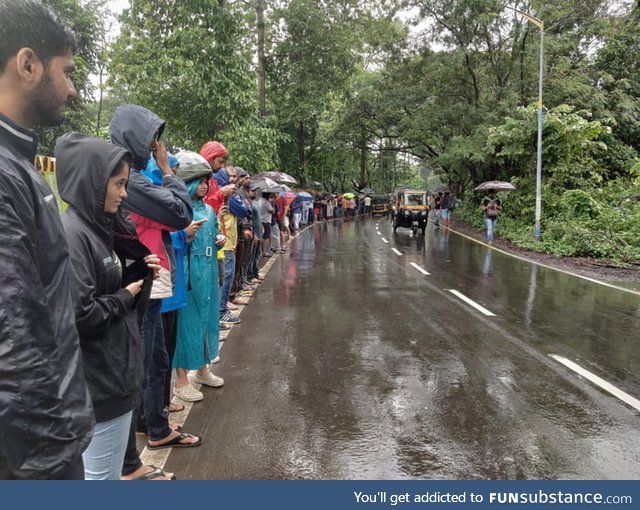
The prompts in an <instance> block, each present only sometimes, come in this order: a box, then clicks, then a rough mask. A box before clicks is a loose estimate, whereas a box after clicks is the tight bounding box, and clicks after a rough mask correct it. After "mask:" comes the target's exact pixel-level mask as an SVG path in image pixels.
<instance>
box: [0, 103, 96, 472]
mask: <svg viewBox="0 0 640 510" xmlns="http://www.w3.org/2000/svg"><path fill="white" fill-rule="evenodd" d="M37 143H38V142H37V139H36V136H35V134H34V133H33V132H32V131H29V130H27V129H23V128H21V127H19V126H17V125H16V124H14V123H13V122H11V121H10V120H9V119H8V118H6V117H4V116H2V115H0V478H33V479H36V478H50V479H51V478H52V479H55V478H59V477H60V476H61V474H62V473H63V472H65V471H66V470H67V469H69V467H70V464H71V463H72V462H77V459H78V458H79V456H80V455H81V453H82V452H83V451H84V449H85V448H86V447H87V445H88V444H89V441H90V439H91V431H92V429H93V409H92V408H91V400H90V397H89V392H88V390H87V384H86V383H85V379H84V374H83V371H82V361H81V360H82V356H81V353H80V344H79V339H78V331H77V329H76V325H75V318H74V315H73V301H72V299H71V289H70V268H69V250H68V247H67V243H66V241H65V239H64V230H63V228H62V223H61V222H60V214H59V212H58V206H57V204H56V199H55V197H54V196H53V194H52V193H51V190H50V189H49V187H48V186H47V185H46V183H45V182H44V180H43V179H42V176H41V175H39V174H38V172H37V171H36V170H35V168H34V167H33V160H34V156H35V153H36V147H37Z"/></svg>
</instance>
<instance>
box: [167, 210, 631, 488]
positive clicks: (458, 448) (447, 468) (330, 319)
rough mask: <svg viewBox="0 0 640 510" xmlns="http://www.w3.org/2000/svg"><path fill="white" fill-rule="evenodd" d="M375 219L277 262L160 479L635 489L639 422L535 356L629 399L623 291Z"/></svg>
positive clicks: (310, 238)
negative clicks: (195, 438)
mask: <svg viewBox="0 0 640 510" xmlns="http://www.w3.org/2000/svg"><path fill="white" fill-rule="evenodd" d="M379 223H380V225H379V227H378V228H379V229H380V233H378V232H377V231H376V221H375V220H374V221H372V220H358V221H351V222H339V223H335V224H322V225H319V226H316V227H314V228H312V229H310V230H308V231H306V232H304V233H302V234H301V235H300V236H299V237H298V238H297V239H296V240H294V242H293V243H292V244H291V250H290V252H289V253H287V254H286V255H284V256H281V257H279V259H278V260H277V261H276V263H275V265H274V266H273V268H272V269H271V271H270V272H269V274H268V276H267V279H266V281H265V282H264V283H263V284H262V285H261V286H260V288H259V290H258V291H257V293H256V295H255V296H254V297H253V298H252V300H251V304H250V305H249V306H248V307H247V308H246V309H245V310H244V312H243V313H242V324H241V325H239V326H236V327H234V329H233V331H232V332H231V335H230V337H229V339H228V340H227V341H226V342H225V346H224V348H223V350H222V355H221V357H222V362H221V363H220V364H219V365H216V373H218V374H220V375H222V376H223V377H224V378H225V380H226V386H225V387H224V388H223V389H221V390H214V389H209V388H206V389H204V390H203V391H204V392H205V400H204V401H203V402H201V403H197V404H196V405H195V406H194V408H193V410H192V412H191V414H190V416H189V418H188V420H187V423H186V424H185V429H186V430H188V431H190V432H193V433H200V434H202V436H203V440H204V444H203V445H202V446H200V447H198V448H189V449H180V450H174V451H173V452H172V453H171V455H170V457H169V460H168V462H167V465H166V468H167V469H168V470H170V471H175V472H176V473H178V476H179V477H180V478H181V479H219V478H220V479H265V478H266V479H299V478H304V479H309V478H311V479H422V478H425V479H443V478H445V479H451V478H452V479H503V478H524V479H556V478H569V479H638V478H640V448H638V444H640V413H639V412H638V411H636V410H634V409H632V408H631V407H629V406H628V405H627V404H625V403H623V402H621V401H620V400H618V399H617V398H615V397H613V396H611V395H610V394H608V393H605V392H604V391H603V390H601V389H599V388H597V387H596V386H595V385H594V384H592V383H591V382H589V381H586V380H585V379H583V378H582V377H580V376H578V375H576V374H574V373H573V372H571V371H570V370H568V369H567V368H565V367H564V366H563V365H561V364H560V363H558V362H557V361H556V360H555V359H552V358H551V357H550V356H549V355H550V354H555V355H559V356H563V357H565V358H567V359H569V360H571V361H574V362H576V363H578V364H579V365H581V366H582V367H584V368H586V369H587V370H590V371H591V372H593V373H595V374H597V375H598V376H600V377H602V378H604V379H606V380H607V381H608V382H610V383H612V384H614V385H616V386H617V387H618V388H620V389H622V390H624V391H625V392H627V393H629V394H631V395H633V396H634V397H636V398H637V397H640V370H639V369H640V338H639V335H638V331H639V326H640V297H638V296H634V295H632V294H627V293H623V292H620V291H617V290H613V289H608V288H606V287H603V286H599V285H596V284H593V283H590V282H587V281H584V280H581V279H578V278H575V277H571V276H568V275H565V274H562V273H559V272H556V271H552V270H548V269H545V268H540V267H537V266H533V265H530V264H528V263H526V262H523V261H520V260H517V259H514V258H511V257H508V256H506V255H502V254H500V253H496V252H493V251H491V250H488V249H487V248H485V247H483V246H481V245H478V244H476V243H473V242H471V241H468V240H466V239H464V238H462V237H459V236H457V235H455V234H452V233H448V232H446V231H443V230H440V231H435V232H434V231H433V229H432V228H431V227H430V228H429V229H428V231H427V236H426V238H425V237H422V236H421V235H418V236H417V237H412V236H411V234H410V232H409V231H408V230H402V229H398V232H397V233H396V234H394V233H393V232H392V231H391V228H390V224H389V221H388V219H386V218H382V219H380V220H379ZM383 238H385V239H386V240H387V241H389V243H388V244H386V243H384V242H383V240H382V239H383ZM392 248H395V249H397V250H399V252H400V253H402V255H401V256H399V255H397V254H396V253H394V252H393V251H392ZM412 262H413V263H415V264H418V265H419V266H420V267H422V268H423V269H425V270H426V271H428V272H430V273H431V275H430V276H426V275H424V274H422V273H421V272H419V271H418V270H417V269H416V268H415V267H414V266H412V265H411V263H412ZM451 289H453V290H457V291H459V292H461V293H462V294H464V295H465V296H467V297H468V298H470V299H472V300H473V301H475V302H477V303H479V304H480V305H482V306H483V307H485V308H487V309H488V310H489V311H491V312H493V313H494V314H495V316H494V317H487V316H485V315H484V314H483V313H481V312H480V311H478V310H476V309H474V308H473V307H472V306H470V305H469V304H467V303H465V302H463V301H462V300H461V299H459V298H458V297H457V296H455V295H453V294H452V293H451V292H450V290H451Z"/></svg>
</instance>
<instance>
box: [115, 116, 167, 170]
mask: <svg viewBox="0 0 640 510" xmlns="http://www.w3.org/2000/svg"><path fill="white" fill-rule="evenodd" d="M164 127H165V121H164V120H162V119H161V118H160V117H158V116H157V115H156V114H155V113H153V112H152V111H150V110H147V109H146V108H143V107H142V106H137V105H133V104H124V105H121V106H118V108H116V111H115V113H114V114H113V119H112V120H111V125H110V126H109V131H110V134H111V142H112V143H114V144H115V145H119V146H120V147H125V148H126V149H127V150H129V152H131V154H132V158H133V166H134V168H135V169H136V170H144V169H145V168H146V167H147V163H148V162H149V158H150V157H151V149H150V147H151V143H152V142H153V140H154V138H155V135H156V133H160V134H162V132H163V131H164Z"/></svg>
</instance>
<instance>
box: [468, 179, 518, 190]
mask: <svg viewBox="0 0 640 510" xmlns="http://www.w3.org/2000/svg"><path fill="white" fill-rule="evenodd" d="M515 189H516V187H515V186H514V185H513V184H511V183H510V182H504V181H487V182H483V183H482V184H480V186H476V187H475V188H474V190H473V191H489V190H494V191H513V190H515Z"/></svg>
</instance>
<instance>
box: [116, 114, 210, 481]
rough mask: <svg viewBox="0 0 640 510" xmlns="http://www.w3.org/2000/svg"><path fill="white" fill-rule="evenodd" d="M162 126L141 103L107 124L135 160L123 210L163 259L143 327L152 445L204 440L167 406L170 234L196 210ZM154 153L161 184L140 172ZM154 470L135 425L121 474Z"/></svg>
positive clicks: (183, 225)
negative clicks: (176, 422) (164, 310)
mask: <svg viewBox="0 0 640 510" xmlns="http://www.w3.org/2000/svg"><path fill="white" fill-rule="evenodd" d="M164 127H165V122H164V120H162V119H161V118H160V117H158V116H157V115H156V114H155V113H153V112H151V111H150V110H148V109H146V108H143V107H141V106H137V105H121V106H119V107H118V108H117V109H116V111H115V113H114V115H113V118H112V119H111V124H110V126H109V128H110V134H111V142H112V143H114V144H115V145H117V146H119V147H122V148H124V149H126V150H127V151H129V152H130V153H131V158H132V161H131V175H130V177H129V183H128V188H127V193H128V196H127V198H126V199H125V201H124V203H123V206H122V207H123V210H124V211H125V212H127V213H129V215H130V216H129V217H130V218H131V219H132V220H133V221H134V222H135V223H136V230H137V232H138V236H139V237H140V241H141V242H142V243H143V244H145V246H147V248H149V250H150V251H152V252H153V253H155V254H157V255H158V256H159V257H160V266H161V268H160V272H159V277H158V278H157V279H156V280H154V282H153V286H152V289H151V299H150V301H149V305H148V306H147V309H146V311H145V314H144V318H143V320H142V325H141V330H140V332H141V336H142V344H143V349H144V379H143V395H142V411H143V414H144V422H145V425H146V429H147V432H148V435H149V440H148V443H147V447H148V448H150V449H158V448H171V447H193V446H198V445H200V443H201V439H200V438H199V437H197V436H194V435H192V434H188V433H186V432H183V431H177V430H174V429H173V428H172V427H171V426H170V424H169V412H168V409H167V407H166V406H165V395H164V388H165V377H166V375H167V373H168V372H169V371H170V370H171V367H170V366H169V356H168V353H167V349H166V344H165V339H164V331H163V325H162V316H161V314H160V307H161V304H162V299H163V298H167V297H170V296H171V295H172V294H173V282H174V281H175V276H174V274H173V273H174V272H175V260H174V259H175V253H174V250H173V244H172V242H171V234H170V232H171V231H174V230H183V229H185V228H187V227H188V226H189V225H190V224H191V221H192V219H193V209H192V205H191V197H190V196H189V192H188V191H187V188H186V186H185V185H184V183H183V182H182V181H181V180H180V179H179V178H178V177H176V176H175V175H174V173H173V171H172V170H171V167H170V166H169V161H168V156H167V151H166V148H165V147H164V144H162V142H160V141H159V139H160V136H161V134H162V132H163V130H164ZM152 153H153V154H154V157H155V160H156V163H157V165H158V168H160V171H161V172H162V174H163V176H162V185H161V186H157V185H155V184H153V183H152V182H151V181H149V180H148V179H147V178H146V177H145V176H144V175H142V174H141V173H140V170H144V169H145V168H146V167H147V162H148V161H149V158H150V156H151V154H152ZM134 425H135V423H134ZM150 468H151V466H144V465H143V464H142V462H141V461H140V456H139V454H138V452H137V448H136V440H135V427H132V429H131V432H130V435H129V445H128V447H127V453H126V455H125V461H124V465H123V468H122V475H123V477H125V478H127V479H129V478H139V477H141V476H147V475H149V476H150V474H151V473H152V472H153V470H150Z"/></svg>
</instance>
